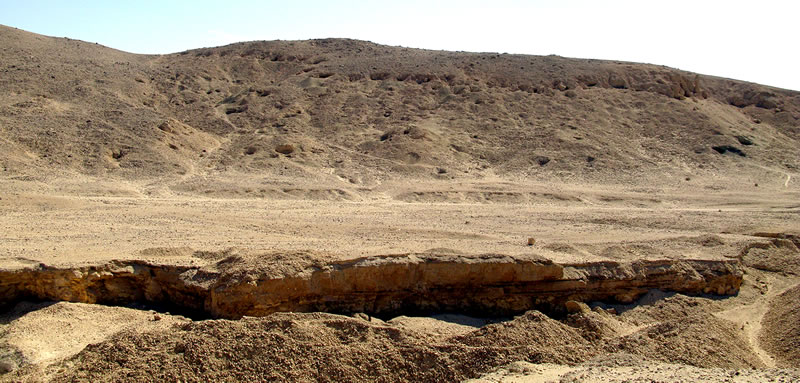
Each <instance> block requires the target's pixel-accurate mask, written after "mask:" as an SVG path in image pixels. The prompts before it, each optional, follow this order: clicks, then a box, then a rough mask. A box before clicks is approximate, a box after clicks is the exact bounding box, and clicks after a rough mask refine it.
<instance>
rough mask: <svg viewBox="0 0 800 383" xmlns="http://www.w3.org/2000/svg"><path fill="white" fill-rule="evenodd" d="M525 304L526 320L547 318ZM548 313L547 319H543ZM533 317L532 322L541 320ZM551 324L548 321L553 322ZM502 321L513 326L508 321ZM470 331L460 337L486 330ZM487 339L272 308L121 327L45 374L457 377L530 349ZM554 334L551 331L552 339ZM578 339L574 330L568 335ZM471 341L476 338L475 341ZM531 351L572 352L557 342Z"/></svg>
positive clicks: (555, 355) (558, 356)
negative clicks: (256, 314) (232, 316)
mask: <svg viewBox="0 0 800 383" xmlns="http://www.w3.org/2000/svg"><path fill="white" fill-rule="evenodd" d="M540 316H541V314H529V315H526V316H525V317H524V318H520V319H518V320H517V321H516V323H519V322H527V321H531V322H532V323H533V324H526V325H525V326H524V327H526V328H527V330H526V334H527V338H526V339H527V340H528V341H526V342H524V343H526V344H527V343H530V342H529V341H530V340H533V341H534V343H536V342H535V338H534V339H531V338H530V337H531V336H532V335H533V334H535V333H536V332H535V331H534V332H530V331H533V329H534V328H539V329H547V328H548V327H552V326H553V323H550V322H552V320H547V319H544V318H541V317H540ZM548 321H550V322H548ZM542 322H544V323H543V324H542V325H536V324H537V323H542ZM555 323H556V327H557V322H555ZM511 327H517V326H515V325H512V326H511ZM487 336H489V335H487V333H486V332H482V331H478V332H476V333H473V334H470V335H467V338H469V339H473V340H474V339H479V338H483V337H487ZM522 340H523V339H522V338H518V339H516V340H515V341H514V342H507V341H502V339H492V340H491V342H488V343H487V344H486V345H483V346H469V345H466V344H463V343H462V342H458V341H456V342H443V343H441V344H435V343H434V344H429V343H427V342H424V341H422V340H421V339H419V338H418V337H416V336H415V334H414V333H413V332H411V331H408V330H405V329H403V328H402V327H393V326H389V325H386V324H384V323H382V322H367V321H364V320H361V319H354V318H347V317H342V316H335V315H328V314H276V315H272V316H270V317H268V318H258V319H256V318H245V319H243V320H240V321H205V322H197V323H190V324H186V325H181V326H178V327H173V328H172V329H169V330H159V331H152V332H145V333H136V332H133V331H126V332H122V333H120V334H119V335H118V336H116V337H114V338H113V339H111V340H109V341H106V342H102V343H99V344H95V345H90V346H88V347H87V348H86V349H85V350H84V351H82V352H81V353H80V354H78V355H77V356H76V357H74V358H72V359H71V360H70V361H67V362H66V364H64V365H63V366H61V367H60V368H59V371H58V373H57V375H56V377H55V378H54V381H73V380H93V379H97V378H100V377H103V376H109V374H112V375H113V376H115V377H116V378H115V379H119V380H120V381H145V382H147V381H163V380H183V381H186V380H189V381H195V380H204V381H209V380H216V381H221V380H231V379H234V380H254V379H255V380H284V381H285V380H290V381H309V380H313V381H320V380H321V381H374V380H391V381H430V382H432V381H457V380H463V379H465V378H470V377H475V376H477V374H478V373H479V372H481V371H486V370H488V369H490V368H492V367H494V366H498V365H502V364H505V363H508V362H510V361H512V360H515V358H523V357H525V358H530V359H537V358H538V357H539V354H537V350H539V349H537V348H536V347H535V346H534V345H526V344H520V341H522ZM556 340H557V339H555V338H553V339H552V341H556ZM575 340H580V338H579V337H578V338H575ZM475 343H481V342H480V341H475ZM562 345H564V346H565V347H563V348H562V349H561V350H558V349H550V348H547V349H546V351H545V349H542V351H540V352H544V353H546V355H542V356H541V358H544V359H548V360H553V361H555V360H562V361H567V360H575V359H577V358H578V356H573V355H571V352H572V351H574V348H573V347H570V346H568V345H566V344H564V343H563V342H562Z"/></svg>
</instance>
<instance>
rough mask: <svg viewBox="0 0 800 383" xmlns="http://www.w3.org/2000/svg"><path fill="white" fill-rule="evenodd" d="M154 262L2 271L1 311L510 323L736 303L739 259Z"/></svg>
mask: <svg viewBox="0 0 800 383" xmlns="http://www.w3.org/2000/svg"><path fill="white" fill-rule="evenodd" d="M230 262H231V260H230V259H224V260H222V261H220V262H219V263H217V264H216V265H214V267H200V266H175V265H162V264H154V263H149V262H145V261H136V260H133V261H114V262H110V263H105V264H101V265H94V266H84V267H75V268H57V267H48V266H45V265H39V266H38V267H33V268H25V269H19V270H5V271H0V305H3V306H7V305H10V304H13V303H14V302H17V301H21V300H53V301H70V302H84V303H100V304H114V305H128V304H145V305H147V304H153V305H161V306H162V307H172V308H174V309H173V310H174V312H181V311H183V312H193V313H202V314H204V315H206V316H210V317H215V318H241V317H242V316H265V315H268V314H271V313H274V312H311V311H325V312H336V313H356V312H364V313H368V314H371V315H379V316H382V315H385V316H390V315H397V314H401V313H404V314H408V313H431V312H464V313H470V314H473V315H485V316H491V315H509V314H514V313H519V312H523V311H526V310H530V309H534V308H536V309H540V310H549V311H560V310H563V304H564V303H565V302H567V301H570V300H573V301H584V302H589V301H605V302H625V303H627V302H632V301H633V300H635V299H636V298H637V297H639V296H640V295H642V294H644V293H645V292H647V291H648V290H651V289H660V290H664V291H674V292H679V293H684V294H718V295H731V294H736V293H737V292H738V290H739V286H740V285H741V283H742V276H743V268H742V265H741V264H740V262H739V261H738V260H721V261H708V260H679V261H677V260H662V261H637V262H630V263H618V262H593V263H581V264H556V263H553V262H551V261H549V260H546V259H542V258H525V259H522V258H517V257H510V256H501V255H482V256H475V257H466V256H438V255H431V254H407V255H395V256H382V257H368V258H360V259H355V260H350V261H344V262H330V263H327V264H322V265H319V264H318V265H313V266H307V267H303V268H301V269H300V270H295V271H293V272H290V273H285V272H284V273H275V272H269V271H265V270H264V269H263V268H258V267H253V268H248V267H247V265H241V264H239V265H238V266H237V267H235V268H231V269H229V270H226V268H225V267H224V265H226V264H227V263H230Z"/></svg>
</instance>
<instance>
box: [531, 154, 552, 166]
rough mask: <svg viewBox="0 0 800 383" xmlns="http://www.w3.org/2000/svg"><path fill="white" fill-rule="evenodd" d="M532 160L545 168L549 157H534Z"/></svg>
mask: <svg viewBox="0 0 800 383" xmlns="http://www.w3.org/2000/svg"><path fill="white" fill-rule="evenodd" d="M534 160H536V163H537V164H539V166H545V165H547V164H548V163H549V162H550V157H546V156H536V157H535V158H534Z"/></svg>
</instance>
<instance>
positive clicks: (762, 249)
mask: <svg viewBox="0 0 800 383" xmlns="http://www.w3.org/2000/svg"><path fill="white" fill-rule="evenodd" d="M762 235H763V234H762ZM784 237H785V236H784ZM795 241H797V236H789V237H787V238H780V236H777V238H775V239H771V240H769V241H761V242H755V243H751V244H748V245H747V246H746V247H745V248H744V249H742V251H741V258H742V261H743V262H744V263H745V264H746V265H748V266H750V267H753V268H756V269H760V270H766V271H773V272H779V273H787V274H793V275H800V249H798V247H797V243H796V242H795Z"/></svg>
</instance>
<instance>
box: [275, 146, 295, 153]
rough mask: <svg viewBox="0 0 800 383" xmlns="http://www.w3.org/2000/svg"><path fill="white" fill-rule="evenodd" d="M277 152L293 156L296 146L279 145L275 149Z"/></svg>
mask: <svg viewBox="0 0 800 383" xmlns="http://www.w3.org/2000/svg"><path fill="white" fill-rule="evenodd" d="M275 151H276V152H278V153H280V154H287V155H288V154H292V153H294V145H292V144H283V145H278V146H276V147H275Z"/></svg>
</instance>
